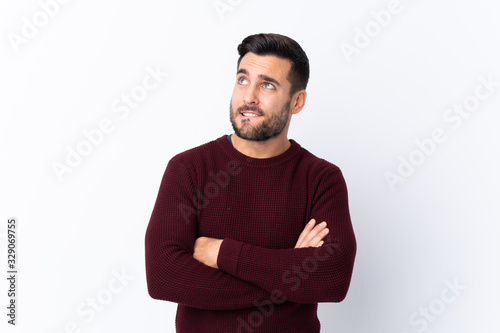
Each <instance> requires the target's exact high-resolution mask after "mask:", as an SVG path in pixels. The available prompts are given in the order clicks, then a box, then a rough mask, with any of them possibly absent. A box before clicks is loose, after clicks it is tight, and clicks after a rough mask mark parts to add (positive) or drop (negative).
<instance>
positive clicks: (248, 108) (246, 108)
mask: <svg viewBox="0 0 500 333" xmlns="http://www.w3.org/2000/svg"><path fill="white" fill-rule="evenodd" d="M237 111H238V112H243V111H253V112H255V113H258V114H259V115H262V114H263V113H264V112H262V110H261V109H259V107H258V106H256V105H243V106H240V107H239V108H238V110H237Z"/></svg>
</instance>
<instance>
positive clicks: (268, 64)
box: [238, 52, 292, 83]
mask: <svg viewBox="0 0 500 333" xmlns="http://www.w3.org/2000/svg"><path fill="white" fill-rule="evenodd" d="M291 68H292V63H291V61H290V60H288V59H283V58H279V57H277V56H274V55H264V56H261V55H257V54H255V53H252V52H249V53H247V54H245V55H244V56H243V58H242V59H241V62H240V66H239V68H238V70H240V69H245V70H246V71H247V73H249V75H262V74H265V75H269V76H272V77H274V78H275V79H279V80H280V81H285V79H286V78H287V76H288V72H289V71H290V69H291ZM283 83H284V82H283Z"/></svg>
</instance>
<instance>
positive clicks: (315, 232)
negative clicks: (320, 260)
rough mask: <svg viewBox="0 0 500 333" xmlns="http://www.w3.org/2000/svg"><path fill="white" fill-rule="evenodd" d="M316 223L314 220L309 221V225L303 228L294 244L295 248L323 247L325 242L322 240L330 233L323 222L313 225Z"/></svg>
mask: <svg viewBox="0 0 500 333" xmlns="http://www.w3.org/2000/svg"><path fill="white" fill-rule="evenodd" d="M315 223H316V220H315V219H311V220H310V221H309V223H307V225H306V226H305V228H304V230H303V231H302V233H301V234H300V236H299V240H298V241H297V244H295V248H296V249H298V248H301V247H311V246H312V247H320V246H321V245H323V244H324V243H325V242H324V241H323V238H324V237H325V236H326V235H328V232H329V231H330V230H329V229H328V228H327V227H326V222H325V221H323V222H321V223H320V224H318V225H316V226H315V225H314V224H315Z"/></svg>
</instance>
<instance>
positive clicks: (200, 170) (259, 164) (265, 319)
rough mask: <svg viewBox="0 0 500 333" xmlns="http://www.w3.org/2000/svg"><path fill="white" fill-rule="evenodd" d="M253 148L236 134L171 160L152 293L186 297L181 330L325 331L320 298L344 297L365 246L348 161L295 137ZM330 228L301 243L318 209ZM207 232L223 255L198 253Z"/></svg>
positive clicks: (156, 223) (155, 228)
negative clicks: (314, 243)
mask: <svg viewBox="0 0 500 333" xmlns="http://www.w3.org/2000/svg"><path fill="white" fill-rule="evenodd" d="M289 141H290V142H291V146H290V147H289V148H288V149H287V150H286V151H285V152H284V153H282V154H280V155H278V156H275V157H272V158H265V159H256V158H250V157H248V156H246V155H244V154H242V153H240V152H239V151H238V150H236V149H235V148H234V147H233V146H232V145H231V143H229V141H228V140H227V138H226V135H224V136H222V137H220V138H218V139H216V140H214V141H211V142H208V143H206V144H203V145H201V146H198V147H196V148H192V149H190V150H187V151H185V152H182V153H180V154H177V155H176V156H174V157H173V158H172V159H171V160H170V161H169V163H168V165H167V168H166V170H165V174H164V175H163V179H162V181H161V185H160V189H159V192H158V197H157V199H156V203H155V205H154V208H153V212H152V215H151V219H150V221H149V225H148V228H147V231H146V244H145V245H146V275H147V284H148V291H149V294H150V296H151V297H153V298H155V299H159V300H166V301H171V302H176V303H179V305H178V308H177V315H176V329H177V332H179V333H200V332H202V333H211V332H214V333H223V332H228V333H229V332H238V333H248V332H272V333H277V332H284V333H286V332H300V333H309V332H311V333H313V332H314V333H316V332H319V331H320V323H319V320H318V318H317V303H318V302H340V301H342V300H343V299H344V298H345V296H346V293H347V290H348V288H349V284H350V281H351V274H352V269H353V265H354V258H355V254H356V240H355V237H354V232H353V228H352V225H351V220H350V216H349V208H348V201H347V188H346V184H345V181H344V178H343V176H342V173H341V171H340V170H339V168H338V167H337V166H335V165H333V164H332V163H330V162H328V161H326V160H324V159H321V158H318V157H316V156H314V155H313V154H311V153H310V152H308V151H307V150H306V149H304V148H302V147H301V146H300V145H299V144H298V143H297V142H296V141H294V140H293V139H290V140H289ZM311 218H314V219H316V221H317V223H319V222H322V221H326V222H327V223H328V228H329V229H330V233H329V235H328V236H327V237H326V238H325V239H324V240H325V244H324V245H323V246H321V247H319V248H315V247H308V248H300V249H294V246H295V244H296V242H297V239H298V237H299V235H300V233H301V232H302V230H303V229H304V227H305V224H306V223H307V222H308V221H309V220H310V219H311ZM200 236H206V237H213V238H219V239H224V241H223V242H222V245H221V248H220V251H219V256H218V259H217V265H218V266H219V269H214V268H211V267H209V266H206V265H204V264H202V263H200V262H199V261H197V260H196V259H194V258H193V246H194V242H195V240H196V238H198V237H200Z"/></svg>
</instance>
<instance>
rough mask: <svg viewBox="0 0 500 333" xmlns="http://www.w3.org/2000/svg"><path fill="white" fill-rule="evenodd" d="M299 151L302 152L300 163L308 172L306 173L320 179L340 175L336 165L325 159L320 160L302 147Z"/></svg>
mask: <svg viewBox="0 0 500 333" xmlns="http://www.w3.org/2000/svg"><path fill="white" fill-rule="evenodd" d="M301 150H302V158H301V163H302V164H303V165H304V167H305V168H306V169H307V170H308V173H310V174H312V175H316V176H317V178H320V179H321V178H324V177H332V176H341V175H342V172H341V171H340V168H339V167H338V166H337V165H336V164H334V163H332V162H330V161H328V160H327V159H325V158H321V157H318V156H316V155H314V154H313V153H311V152H310V151H308V150H307V149H305V148H304V147H301Z"/></svg>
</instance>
